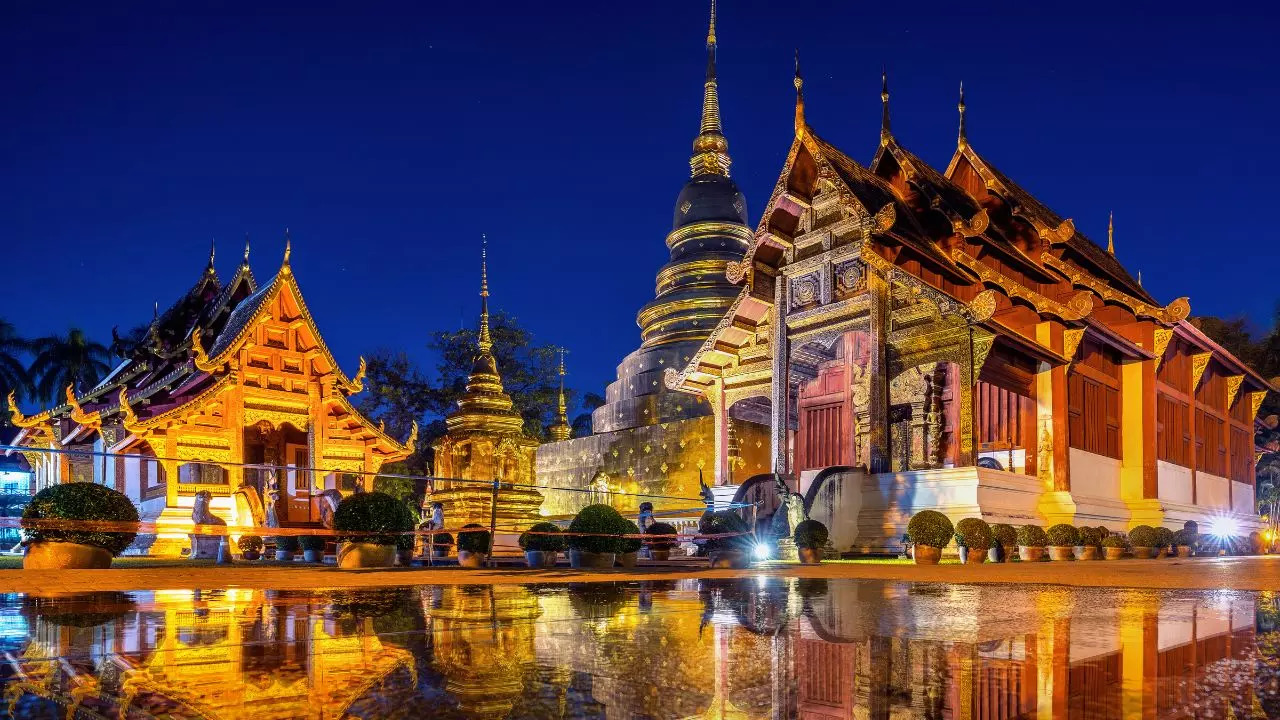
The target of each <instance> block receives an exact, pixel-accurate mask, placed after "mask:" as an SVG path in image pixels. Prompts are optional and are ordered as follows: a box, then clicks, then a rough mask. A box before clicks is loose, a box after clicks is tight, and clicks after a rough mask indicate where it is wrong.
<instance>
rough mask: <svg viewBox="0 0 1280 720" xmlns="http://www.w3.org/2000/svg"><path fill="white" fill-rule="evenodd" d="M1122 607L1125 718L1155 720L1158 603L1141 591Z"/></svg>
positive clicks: (1122, 696)
mask: <svg viewBox="0 0 1280 720" xmlns="http://www.w3.org/2000/svg"><path fill="white" fill-rule="evenodd" d="M1126 594H1127V595H1128V597H1126V598H1125V600H1124V601H1123V604H1122V605H1121V606H1120V648H1121V653H1122V654H1121V657H1120V687H1121V695H1120V696H1121V713H1120V714H1121V717H1124V718H1132V719H1133V720H1155V717H1156V700H1155V690H1156V658H1157V653H1158V652H1159V649H1158V648H1159V643H1158V642H1157V640H1158V638H1157V630H1158V625H1157V615H1156V610H1157V609H1158V601H1157V600H1154V599H1151V598H1149V597H1145V596H1144V595H1143V594H1142V593H1140V592H1138V591H1130V592H1128V593H1126Z"/></svg>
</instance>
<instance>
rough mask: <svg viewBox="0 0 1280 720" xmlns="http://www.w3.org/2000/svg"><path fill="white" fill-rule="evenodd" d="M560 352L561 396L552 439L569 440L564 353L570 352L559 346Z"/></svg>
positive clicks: (551, 428) (551, 430)
mask: <svg viewBox="0 0 1280 720" xmlns="http://www.w3.org/2000/svg"><path fill="white" fill-rule="evenodd" d="M557 350H558V351H559V353H560V398H559V402H558V403H557V405H556V421H555V424H553V425H552V426H551V427H550V428H549V432H550V435H551V439H552V440H568V439H569V435H571V434H572V429H571V428H570V427H569V415H568V404H567V403H566V402H565V399H564V354H565V353H567V352H569V351H568V350H565V349H564V348H557Z"/></svg>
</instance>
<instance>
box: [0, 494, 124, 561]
mask: <svg viewBox="0 0 1280 720" xmlns="http://www.w3.org/2000/svg"><path fill="white" fill-rule="evenodd" d="M33 520H69V521H73V522H86V521H87V522H95V521H96V522H112V523H124V524H125V526H126V527H128V528H130V529H129V530H125V531H123V532H102V531H101V530H71V529H68V530H62V529H53V528H38V527H33V526H32V525H34V523H32V522H31V521H33ZM21 527H22V535H23V537H24V539H26V541H27V542H67V543H77V544H79V545H92V546H94V547H99V548H102V549H103V550H106V551H107V552H109V553H111V554H112V555H119V554H120V553H122V552H124V549H125V548H127V547H129V546H130V545H132V544H133V539H134V538H135V537H137V527H138V508H136V507H134V505H133V501H132V500H130V499H129V498H128V497H126V496H125V495H124V494H123V493H119V492H116V491H115V490H112V489H111V488H109V487H106V486H105V485H98V484H96V483H88V482H74V483H63V484H61V485H53V486H50V487H47V488H45V489H43V490H41V491H40V492H38V493H36V496H35V497H33V498H31V502H30V503H27V507H26V509H25V510H23V511H22V522H21Z"/></svg>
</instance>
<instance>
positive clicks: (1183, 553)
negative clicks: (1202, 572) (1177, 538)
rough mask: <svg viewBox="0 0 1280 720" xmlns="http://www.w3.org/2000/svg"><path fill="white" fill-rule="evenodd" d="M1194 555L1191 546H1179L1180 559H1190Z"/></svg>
mask: <svg viewBox="0 0 1280 720" xmlns="http://www.w3.org/2000/svg"><path fill="white" fill-rule="evenodd" d="M1194 554H1195V553H1193V552H1192V548H1191V546H1190V545H1179V546H1178V557H1180V558H1189V557H1191V556H1192V555H1194Z"/></svg>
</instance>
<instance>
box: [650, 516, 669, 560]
mask: <svg viewBox="0 0 1280 720" xmlns="http://www.w3.org/2000/svg"><path fill="white" fill-rule="evenodd" d="M644 532H645V534H646V535H653V536H654V537H653V539H652V540H650V539H646V540H645V541H644V542H645V544H646V545H648V546H649V557H650V558H652V559H654V560H668V559H670V558H671V549H672V548H674V547H675V546H676V537H675V535H676V526H675V525H672V524H670V523H664V522H656V523H654V524H652V525H650V526H649V527H648V528H647V529H646V530H645V531H644Z"/></svg>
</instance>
